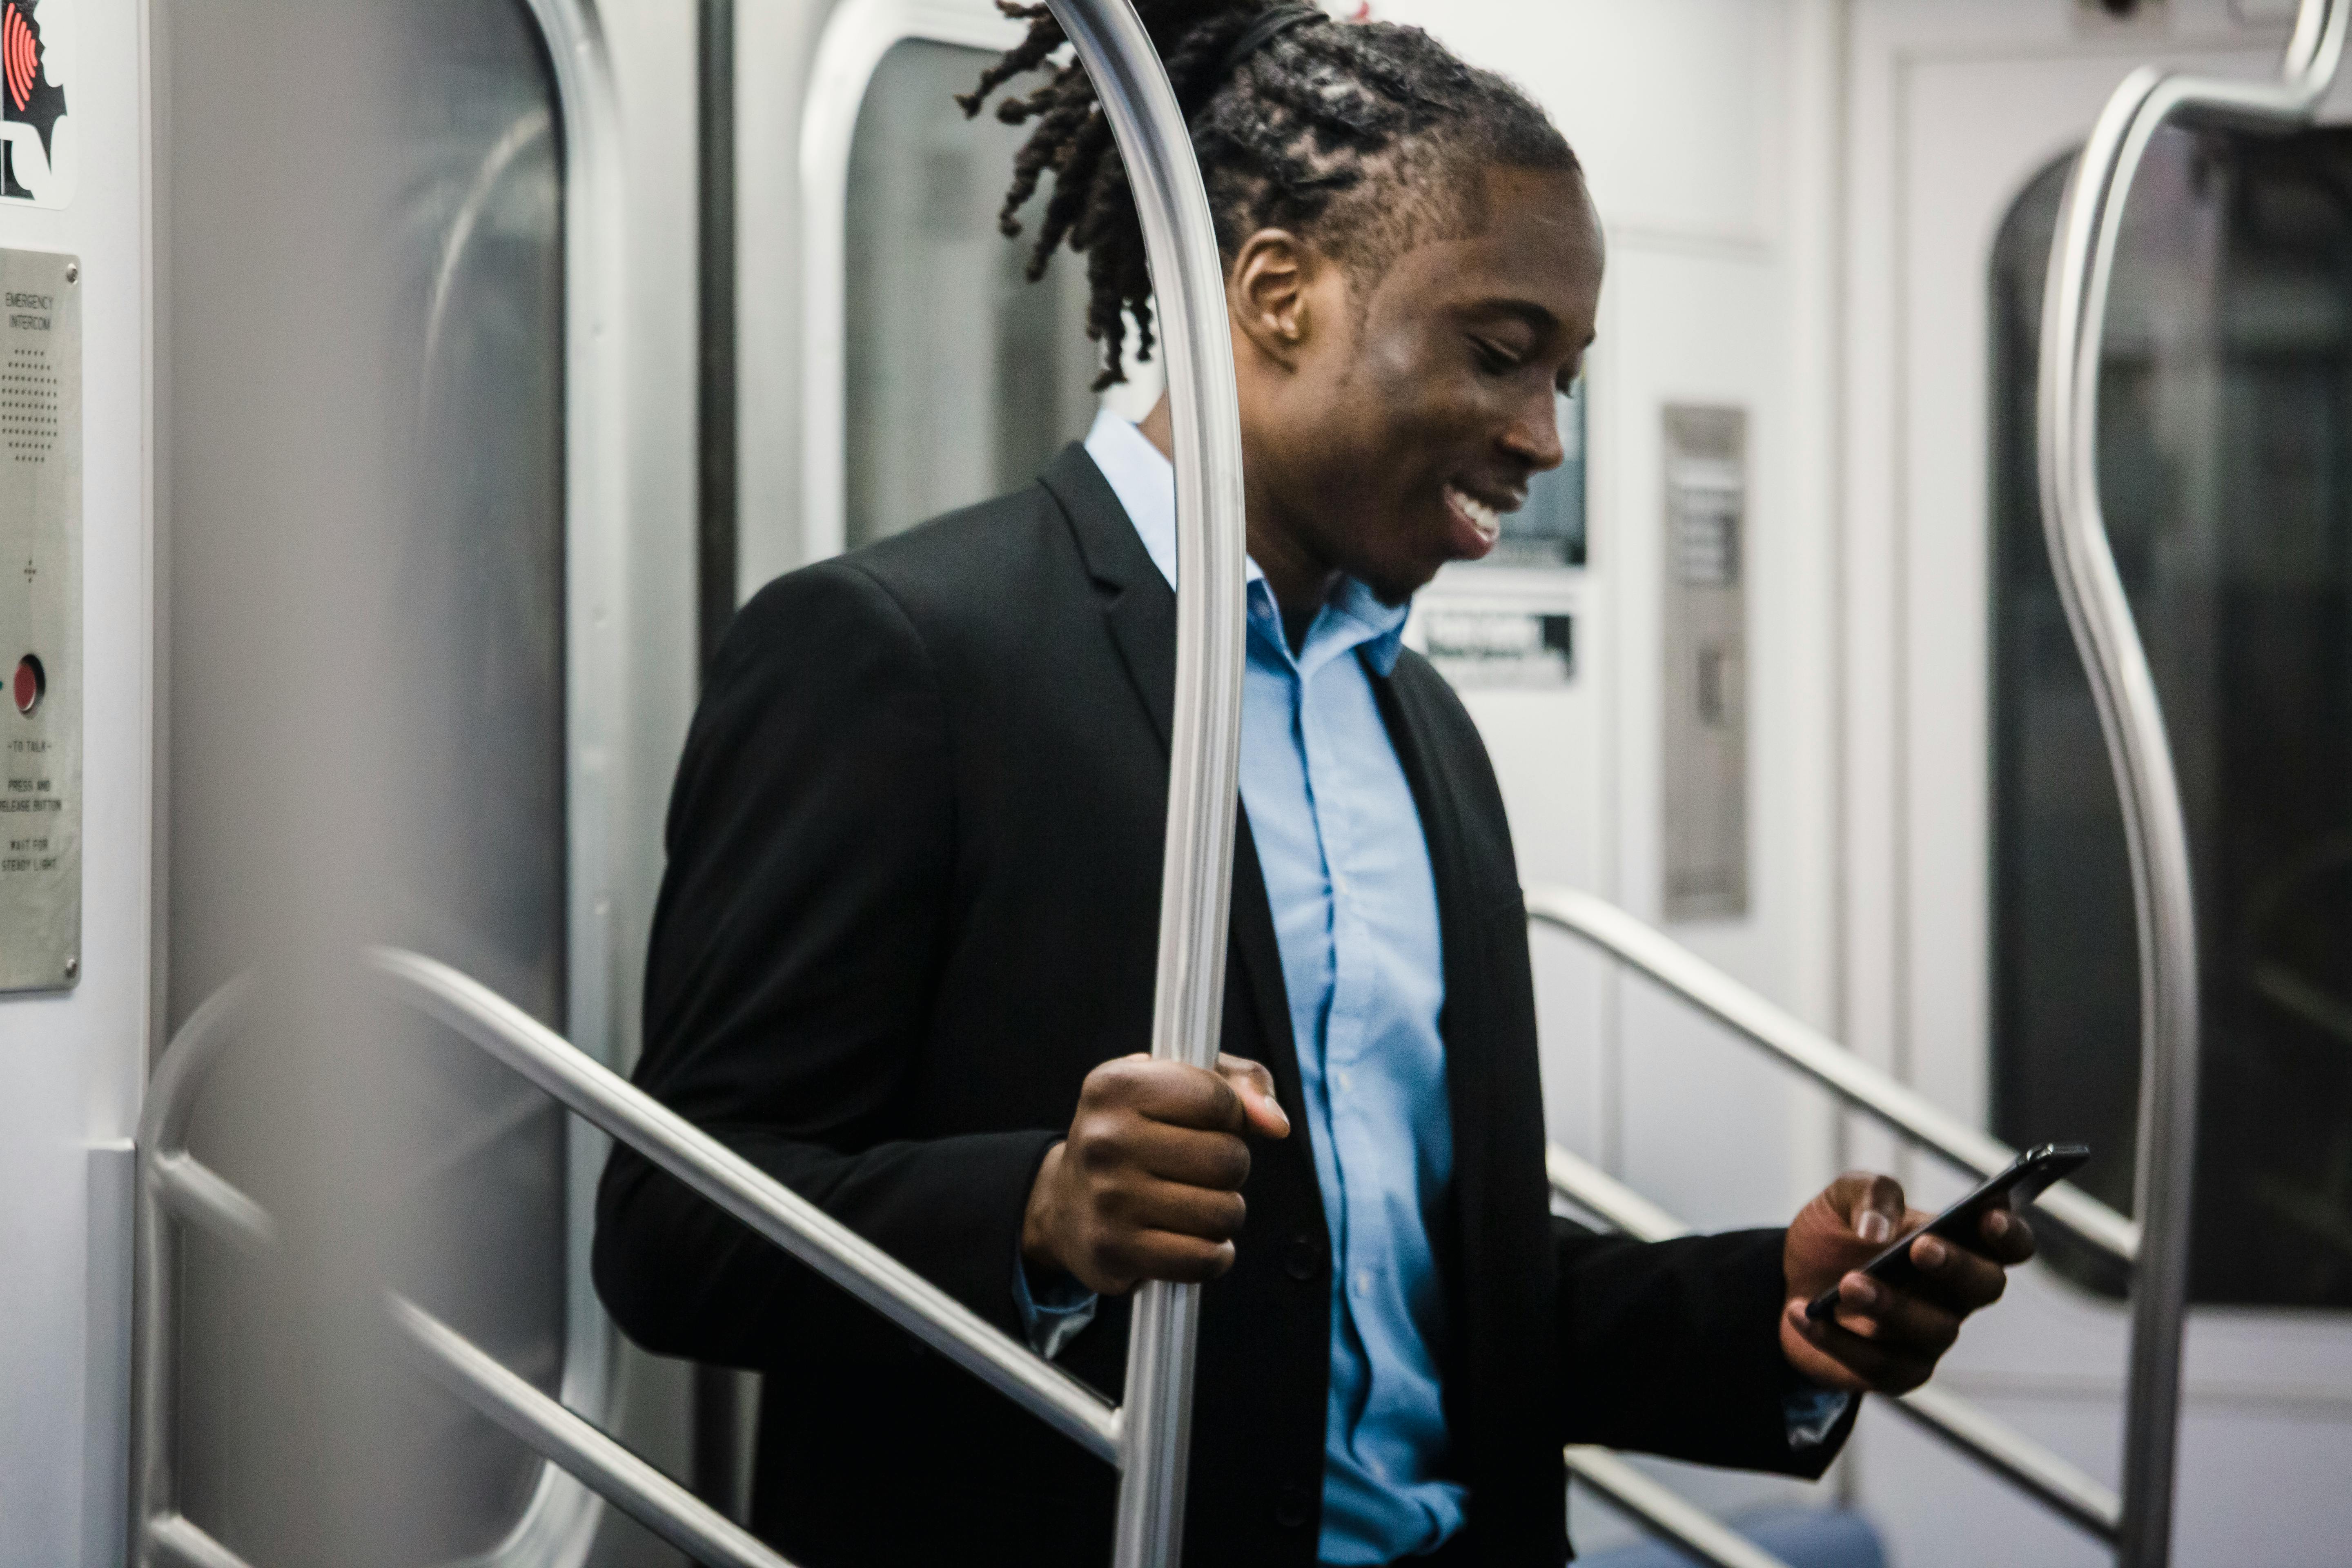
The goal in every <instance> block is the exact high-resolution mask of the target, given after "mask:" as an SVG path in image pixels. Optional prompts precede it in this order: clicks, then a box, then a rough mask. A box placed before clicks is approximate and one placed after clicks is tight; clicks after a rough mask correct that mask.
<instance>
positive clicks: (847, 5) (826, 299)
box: [800, 0, 1024, 562]
mask: <svg viewBox="0 0 2352 1568" xmlns="http://www.w3.org/2000/svg"><path fill="white" fill-rule="evenodd" d="M1023 31H1024V29H1023V27H1022V26H1021V25H1020V24H1018V23H1016V22H1013V21H1009V20H1007V19H1006V18H1005V17H1004V16H1002V15H1001V14H1000V13H999V12H998V11H997V10H996V8H995V7H994V6H993V5H989V4H988V3H987V0H842V3H841V4H840V5H836V6H835V7H834V11H833V15H832V16H828V17H826V18H825V24H824V33H823V35H822V36H821V37H819V39H818V41H817V47H816V58H815V62H814V68H812V69H811V71H810V72H809V85H808V97H807V100H806V101H805V102H804V103H803V105H802V108H801V147H800V153H801V158H800V176H801V177H800V230H801V244H802V250H801V256H802V263H801V533H800V544H801V560H802V561H803V562H808V561H822V560H824V558H825V557H827V556H829V555H838V554H839V553H841V552H842V550H843V549H844V548H845V546H846V544H847V542H848V506H849V502H848V494H849V490H848V486H849V429H848V402H849V351H848V333H849V329H848V287H849V277H848V268H849V263H848V252H849V150H850V143H851V142H853V141H854V140H856V134H857V111H858V109H859V108H860V107H861V106H862V105H863V104H864V103H865V101H866V89H868V88H869V87H870V86H872V84H873V81H874V72H875V71H876V69H877V68H879V67H880V65H881V64H882V58H883V57H884V56H885V55H887V54H888V53H889V52H890V51H891V49H892V48H894V47H897V46H898V45H899V44H901V43H904V42H906V41H907V40H908V39H910V38H912V39H920V40H922V41H924V42H927V43H935V44H956V45H961V46H962V47H965V48H973V49H1003V48H1009V47H1012V46H1013V45H1014V44H1017V43H1019V42H1020V41H1021V36H1022V33H1023Z"/></svg>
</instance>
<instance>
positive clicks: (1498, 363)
mask: <svg viewBox="0 0 2352 1568" xmlns="http://www.w3.org/2000/svg"><path fill="white" fill-rule="evenodd" d="M1470 346H1471V348H1472V350H1473V351H1474V352H1475V353H1476V354H1477V356H1478V368H1479V369H1481V370H1484V371H1486V372H1489V373H1490V374H1495V375H1504V374H1508V373H1509V372H1511V371H1515V370H1517V369H1518V368H1519V356H1518V355H1517V354H1515V353H1511V352H1510V351H1509V350H1508V349H1506V348H1504V347H1503V346H1502V345H1501V344H1499V343H1492V342H1487V341H1486V339H1485V338H1473V339H1471V340H1470Z"/></svg>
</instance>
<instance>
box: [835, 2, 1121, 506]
mask: <svg viewBox="0 0 2352 1568" xmlns="http://www.w3.org/2000/svg"><path fill="white" fill-rule="evenodd" d="M994 58H995V56H994V55H993V54H992V53H989V52H987V51H984V50H981V49H970V48H963V47H958V46H955V45H950V44H936V43H930V42H928V41H925V40H921V39H911V38H910V39H908V40H906V41H905V42H902V43H900V44H898V45H897V46H896V47H893V48H892V49H891V50H890V52H889V53H888V54H887V55H886V56H884V57H883V59H882V63H881V65H880V66H878V67H877V68H876V69H875V72H874V78H873V81H872V83H871V85H870V86H869V87H868V88H867V89H866V100H865V102H864V103H863V104H861V105H860V106H859V108H858V113H857V129H856V135H855V137H854V139H853V140H852V142H850V153H849V207H848V213H847V222H848V233H847V245H846V247H845V259H846V262H847V280H848V298H847V300H846V302H845V303H846V313H845V331H846V342H845V349H846V355H847V362H848V363H847V369H848V386H847V392H848V405H847V413H848V420H847V440H848V453H847V467H848V473H847V481H848V483H847V491H848V493H847V496H846V497H845V500H846V514H845V520H844V521H845V535H846V538H847V542H848V543H849V544H850V545H851V547H853V548H855V547H856V546H857V545H860V544H866V543H870V542H873V541H874V540H877V539H880V538H883V537H885V536H886V535H888V534H892V533H896V532H898V531H899V530H901V529H904V528H909V527H912V526H913V525H914V524H916V523H918V522H920V521H923V520H924V519H926V518H930V517H936V516H938V515H939V514H940V512H943V511H947V510H951V509H953V508H955V507H960V506H967V505H970V504H971V503H972V502H974V501H980V500H987V499H988V498H989V497H991V496H994V495H1002V494H1003V493H1004V492H1005V491H1007V490H1012V489H1019V488H1020V487H1021V486H1023V485H1025V484H1027V483H1028V482H1029V481H1030V480H1032V479H1035V478H1036V477H1037V476H1038V474H1039V473H1041V472H1043V471H1044V469H1045V465H1046V463H1047V462H1048V461H1049V460H1050V459H1051V458H1053V456H1054V454H1055V451H1057V450H1059V449H1060V447H1062V445H1063V443H1064V442H1066V441H1074V440H1076V439H1078V438H1080V437H1084V436H1085V435H1086V433H1087V424H1088V423H1089V422H1090V421H1091V420H1092V419H1093V418H1094V413H1095V396H1094V394H1093V393H1092V392H1091V391H1090V390H1089V386H1090V384H1091V383H1092V381H1093V378H1094V370H1095V355H1096V345H1094V344H1093V343H1090V342H1087V336H1086V331H1085V322H1086V319H1087V308H1086V296H1087V289H1086V271H1085V258H1083V257H1078V256H1074V255H1072V254H1070V253H1069V252H1068V251H1066V250H1065V251H1063V252H1061V253H1060V254H1058V255H1057V256H1056V257H1055V259H1054V263H1053V265H1052V267H1051V268H1048V270H1047V272H1046V275H1045V279H1042V280H1041V281H1039V282H1037V283H1034V284H1033V283H1030V282H1028V281H1026V280H1025V279H1024V276H1023V274H1024V269H1025V268H1026V267H1027V264H1028V258H1029V248H1030V247H1029V246H1028V245H1027V244H1026V243H1024V242H1023V241H1022V240H1013V239H1007V238H1006V237H1004V236H1003V234H1001V233H1000V232H998V229H997V226H996V214H997V209H998V208H999V207H1000V206H1001V205H1003V195H1004V187H1005V186H1006V184H1009V183H1010V182H1011V180H1012V177H1013V153H1014V151H1015V149H1017V148H1018V147H1019V146H1020V144H1021V142H1022V141H1023V140H1024V138H1025V137H1026V136H1027V134H1028V131H1029V128H1028V127H1026V126H1013V125H1005V124H1003V123H1001V122H1000V121H998V120H997V119H996V117H995V116H994V115H993V114H982V115H981V116H980V117H979V118H978V119H976V120H967V119H965V118H964V113H963V110H961V109H959V108H957V107H956V104H955V98H954V95H955V94H957V93H959V92H966V91H969V90H971V85H972V83H973V82H975V81H976V80H978V79H979V77H980V73H981V72H982V70H983V69H985V68H987V67H988V65H989V64H990V62H991V61H992V60H993V59H994ZM1050 183H1051V182H1050V181H1049V182H1048V184H1049V185H1050ZM1043 206H1044V204H1043V203H1042V202H1040V203H1035V204H1033V205H1031V207H1030V209H1029V212H1028V214H1027V215H1026V217H1025V218H1024V223H1025V226H1026V227H1027V230H1028V232H1029V233H1030V234H1034V232H1035V229H1036V224H1037V217H1038V214H1039V212H1040V211H1041V210H1042V209H1043Z"/></svg>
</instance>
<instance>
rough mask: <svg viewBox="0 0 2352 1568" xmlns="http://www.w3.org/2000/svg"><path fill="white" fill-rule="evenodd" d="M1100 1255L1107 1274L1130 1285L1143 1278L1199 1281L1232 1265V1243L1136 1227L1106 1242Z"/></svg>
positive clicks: (1185, 1281) (1214, 1275) (1213, 1276)
mask: <svg viewBox="0 0 2352 1568" xmlns="http://www.w3.org/2000/svg"><path fill="white" fill-rule="evenodd" d="M1100 1258H1101V1263H1102V1272H1103V1274H1104V1275H1105V1276H1106V1277H1108V1278H1114V1279H1123V1280H1125V1281H1127V1282H1128V1284H1129V1285H1130V1286H1131V1285H1133V1284H1136V1283H1138V1282H1140V1281H1142V1280H1145V1279H1167V1280H1171V1281H1173V1282H1175V1283H1177V1284H1180V1285H1198V1284H1201V1283H1202V1282H1203V1281H1205V1280H1210V1279H1216V1278H1217V1277H1219V1276H1220V1275H1222V1274H1223V1273H1224V1272H1225V1270H1227V1269H1228V1268H1232V1267H1233V1266H1234V1244H1233V1243H1232V1242H1230V1241H1204V1240H1202V1238H1201V1237H1197V1236H1181V1235H1179V1234H1177V1233H1176V1232H1174V1231H1166V1230H1138V1231H1129V1232H1126V1233H1124V1234H1122V1235H1121V1236H1119V1237H1118V1238H1116V1239H1115V1240H1113V1241H1110V1242H1108V1243H1106V1244H1105V1245H1104V1246H1103V1247H1102V1248H1101V1249H1100Z"/></svg>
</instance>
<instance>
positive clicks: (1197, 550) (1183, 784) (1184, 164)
mask: <svg viewBox="0 0 2352 1568" xmlns="http://www.w3.org/2000/svg"><path fill="white" fill-rule="evenodd" d="M1050 3H1051V5H1052V6H1053V12H1054V17H1055V20H1056V21H1058V22H1060V23H1061V25H1062V30H1063V32H1064V33H1066V34H1067V35H1068V36H1069V38H1070V41H1071V43H1072V44H1074V45H1075V46H1076V48H1077V52H1078V59H1079V61H1080V62H1081V63H1082V64H1083V65H1084V66H1085V67H1086V69H1087V76H1088V77H1090V78H1092V79H1093V81H1094V84H1095V96H1096V98H1097V100H1099V101H1100V102H1101V104H1102V107H1103V112H1104V114H1105V115H1106V116H1107V117H1108V119H1109V121H1110V127H1111V133H1112V135H1113V136H1114V137H1116V138H1117V140H1118V152H1119V157H1120V158H1121V159H1122V160H1123V161H1124V162H1125V163H1126V166H1127V177H1128V183H1129V185H1130V186H1131V187H1132V188H1133V190H1134V192H1135V206H1136V211H1137V212H1138V214H1139V215H1140V216H1141V217H1142V220H1143V243H1144V251H1145V254H1146V256H1147V257H1148V258H1149V259H1150V267H1151V280H1152V285H1153V289H1154V291H1155V294H1156V298H1157V302H1158V307H1159V313H1160V339H1161V342H1162V344H1163V351H1162V352H1163V353H1165V354H1166V355H1167V361H1168V393H1169V404H1170V407H1171V412H1172V413H1173V415H1174V416H1175V426H1176V557H1177V561H1178V563H1180V567H1181V570H1180V571H1179V573H1178V576H1177V593H1176V707H1175V722H1174V726H1173V730H1172V732H1171V757H1170V760H1169V769H1168V843H1167V850H1166V854H1165V857H1164V858H1163V859H1162V861H1161V870H1160V878H1161V880H1160V970H1159V982H1158V992H1157V995H1156V998H1155V1002H1154V1007H1153V1012H1152V1019H1151V1054H1152V1055H1153V1056H1155V1057H1161V1058H1171V1059H1173V1060H1177V1061H1186V1062H1191V1063H1192V1064H1194V1065H1195V1066H1199V1067H1207V1066H1209V1065H1211V1064H1212V1063H1213V1062H1214V1061H1215V1059H1216V1054H1217V1034H1218V1027H1219V1025H1220V1023H1221V1014H1222V1012H1223V993H1224V972H1225V921H1226V909H1227V903H1228V899H1229V895H1230V894H1231V891H1232V879H1233V864H1234V847H1233V846H1234V792H1235V790H1236V788H1237V787H1238V786H1237V774H1236V768H1237V766H1238V763H1239V757H1240V749H1241V677H1242V567H1243V556H1244V550H1245V548H1246V546H1245V543H1244V520H1243V500H1242V438H1241V405H1240V400H1239V398H1238V396H1237V395H1236V394H1235V391H1234V363H1233V351H1232V340H1231V338H1230V337H1229V336H1228V328H1227V326H1226V316H1225V279H1224V265H1223V260H1222V259H1221V258H1220V257H1219V255H1218V252H1217V238H1216V230H1215V229H1214V227H1213V226H1212V224H1211V222H1210V218H1209V198H1208V193H1207V191H1206V189H1205V188H1204V187H1203V186H1202V183H1201V171H1200V167H1199V165H1198V164H1197V163H1195V162H1194V161H1193V157H1192V136H1191V134H1190V132H1188V131H1187V129H1186V127H1185V124H1184V117H1183V115H1182V113H1181V111H1180V110H1179V109H1178V108H1177V104H1176V95H1175V92H1174V90H1173V89H1171V87H1170V86H1169V83H1168V75H1167V72H1166V71H1165V69H1163V68H1162V67H1161V65H1160V56H1159V52H1158V51H1157V50H1156V49H1155V48H1153V47H1152V44H1151V39H1150V35H1148V34H1147V33H1146V32H1145V31H1144V28H1143V24H1142V23H1141V22H1140V21H1139V19H1138V18H1137V16H1136V15H1135V10H1134V7H1133V6H1132V5H1129V3H1128V0H1050ZM1198 1310H1199V1293H1198V1291H1197V1290H1196V1289H1194V1288H1193V1287H1192V1286H1187V1285H1169V1284H1160V1283H1154V1284H1148V1285H1146V1286H1144V1287H1143V1289H1142V1290H1141V1291H1140V1292H1139V1296H1138V1299H1137V1301H1136V1307H1135V1319H1134V1327H1133V1329H1132V1331H1131V1332H1130V1334H1129V1341H1128V1353H1127V1399H1126V1404H1125V1405H1124V1431H1125V1453H1124V1455H1123V1456H1122V1467H1121V1475H1120V1479H1119V1496H1118V1531H1117V1536H1116V1549H1115V1553H1114V1558H1113V1561H1114V1562H1115V1563H1117V1564H1118V1568H1175V1564H1176V1563H1177V1561H1178V1559H1179V1558H1180V1557H1181V1554H1182V1550H1183V1531H1184V1466H1185V1460H1186V1458H1187V1456H1188V1453H1189V1450H1190V1447H1191V1441H1192V1342H1193V1329H1194V1325H1195V1320H1196V1317H1197V1314H1198Z"/></svg>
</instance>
